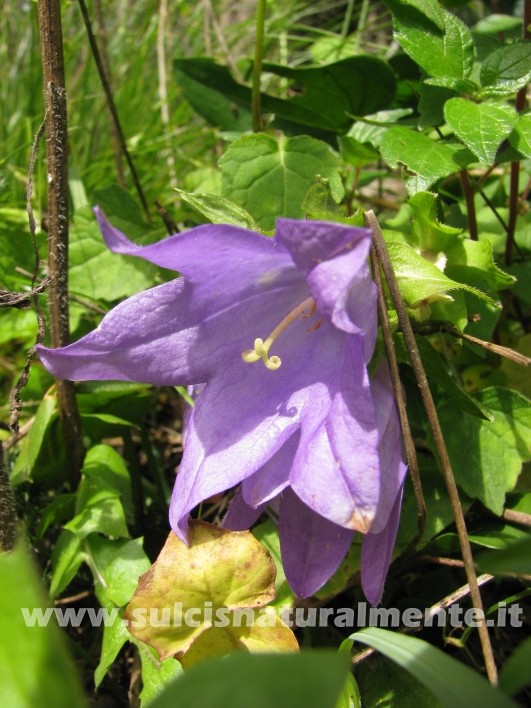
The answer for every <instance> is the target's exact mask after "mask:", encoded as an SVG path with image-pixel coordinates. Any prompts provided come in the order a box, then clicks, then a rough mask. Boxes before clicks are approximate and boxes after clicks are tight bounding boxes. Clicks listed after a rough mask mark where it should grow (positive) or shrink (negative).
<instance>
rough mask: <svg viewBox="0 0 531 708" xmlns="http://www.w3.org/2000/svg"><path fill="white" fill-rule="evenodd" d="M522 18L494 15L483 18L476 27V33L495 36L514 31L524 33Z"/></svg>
mask: <svg viewBox="0 0 531 708" xmlns="http://www.w3.org/2000/svg"><path fill="white" fill-rule="evenodd" d="M521 28H522V18H521V17H514V16H513V15H502V14H498V13H493V14H492V15H487V17H483V18H482V19H481V20H480V21H479V22H478V23H477V24H476V25H475V26H474V31H475V32H479V33H481V34H495V35H498V34H500V33H501V32H504V33H505V32H511V31H512V30H514V31H516V32H518V34H521V33H522V30H521Z"/></svg>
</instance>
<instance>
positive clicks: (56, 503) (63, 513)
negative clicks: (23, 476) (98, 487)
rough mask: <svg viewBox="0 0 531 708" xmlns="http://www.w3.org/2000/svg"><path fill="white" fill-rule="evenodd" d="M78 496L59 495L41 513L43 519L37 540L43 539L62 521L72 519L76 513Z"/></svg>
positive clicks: (38, 529) (41, 519) (40, 522)
mask: <svg viewBox="0 0 531 708" xmlns="http://www.w3.org/2000/svg"><path fill="white" fill-rule="evenodd" d="M75 508H76V495H75V494H59V495H58V496H56V497H55V498H54V500H53V501H52V502H50V504H48V505H47V506H45V507H44V509H43V510H42V511H41V518H40V521H39V526H38V528H37V538H42V537H43V536H44V534H45V533H46V530H47V529H48V528H49V527H50V526H51V525H52V524H57V523H59V522H60V521H65V520H66V519H71V518H72V516H73V515H74V513H75Z"/></svg>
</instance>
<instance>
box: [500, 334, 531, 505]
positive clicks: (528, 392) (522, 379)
mask: <svg viewBox="0 0 531 708" xmlns="http://www.w3.org/2000/svg"><path fill="white" fill-rule="evenodd" d="M511 348H512V349H514V350H515V351H517V352H518V353H520V354H523V355H524V356H527V357H529V358H530V359H531V333H530V334H526V335H524V336H523V337H521V339H520V340H519V341H518V344H517V345H516V346H513V347H511ZM500 371H501V372H502V373H503V374H504V375H505V377H506V380H507V384H506V385H507V386H508V387H509V388H512V389H514V390H515V391H519V392H520V393H521V394H522V395H523V396H526V397H527V398H529V400H531V376H530V375H529V368H528V367H527V366H522V365H521V364H518V363H517V362H515V361H511V360H510V359H503V360H502V363H501V366H500ZM530 513H531V510H530Z"/></svg>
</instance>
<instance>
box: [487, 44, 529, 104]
mask: <svg viewBox="0 0 531 708" xmlns="http://www.w3.org/2000/svg"><path fill="white" fill-rule="evenodd" d="M530 79H531V46H530V45H529V43H525V42H522V43H519V42H518V43H515V44H506V45H504V46H503V47H500V48H499V49H497V50H496V51H495V52H493V53H492V54H490V55H489V56H488V57H487V58H486V59H485V61H484V62H483V64H482V65H481V72H480V80H481V85H482V86H483V91H482V94H483V95H487V96H510V95H512V94H514V93H517V91H519V90H520V89H521V88H523V87H524V86H526V85H527V84H528V83H529V81H530Z"/></svg>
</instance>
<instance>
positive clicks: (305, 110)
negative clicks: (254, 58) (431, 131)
mask: <svg viewBox="0 0 531 708" xmlns="http://www.w3.org/2000/svg"><path fill="white" fill-rule="evenodd" d="M175 67H176V70H177V79H178V82H179V84H180V85H181V87H182V89H183V91H184V93H185V96H186V98H187V100H188V101H189V102H190V103H191V105H192V106H193V108H194V109H195V110H196V111H197V112H198V113H199V114H200V115H202V116H203V117H205V118H206V119H207V120H208V121H209V122H210V123H211V124H212V125H215V126H219V127H221V128H222V129H224V130H232V131H240V132H244V131H246V130H250V129H251V124H252V121H251V113H250V106H251V90H250V88H249V87H247V86H243V85H241V84H239V83H237V82H236V81H235V80H234V79H233V78H232V76H231V74H230V72H229V70H228V69H227V68H226V67H223V66H219V65H218V64H216V63H215V62H214V61H212V60H211V59H206V58H203V57H199V58H193V59H183V58H179V59H177V60H176V61H175ZM264 70H266V71H268V72H270V73H272V74H276V75H277V76H281V77H284V78H286V79H288V80H290V81H292V82H295V83H296V85H297V86H298V87H301V91H300V93H299V95H297V96H295V97H294V98H291V99H289V100H283V99H280V98H276V97H274V96H269V95H267V94H262V95H261V104H262V110H263V111H264V112H266V113H271V114H274V115H275V116H276V121H277V123H281V125H277V127H281V128H282V129H284V130H289V131H290V132H296V133H298V132H300V126H301V125H302V126H308V127H311V128H313V129H316V130H318V131H319V130H320V131H327V133H330V132H332V133H344V132H346V131H347V130H348V128H349V126H350V123H351V121H350V119H349V118H348V114H351V115H365V114H367V113H373V112H374V111H377V110H378V109H380V108H384V107H386V106H388V105H389V103H390V102H391V100H392V98H393V96H394V92H395V77H394V74H393V71H392V70H391V68H390V67H389V66H388V65H387V64H386V63H385V62H384V61H382V60H381V59H377V58H376V57H371V56H354V57H349V58H348V59H344V60H341V61H339V62H335V63H334V64H328V65H326V66H318V67H299V68H291V67H287V66H283V65H279V64H271V63H265V64H264ZM273 125H275V123H273Z"/></svg>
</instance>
